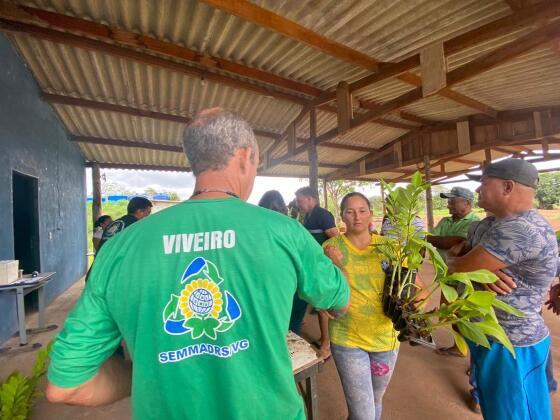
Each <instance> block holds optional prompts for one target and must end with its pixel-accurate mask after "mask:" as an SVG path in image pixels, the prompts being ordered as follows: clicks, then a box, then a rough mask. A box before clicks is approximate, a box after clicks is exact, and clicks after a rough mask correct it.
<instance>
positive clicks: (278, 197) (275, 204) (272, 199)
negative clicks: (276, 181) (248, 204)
mask: <svg viewBox="0 0 560 420" xmlns="http://www.w3.org/2000/svg"><path fill="white" fill-rule="evenodd" d="M259 206H260V207H264V208H265V209H269V210H274V211H277V212H279V213H282V214H286V215H287V214H288V207H286V202H285V201H284V198H283V197H282V194H280V193H279V192H278V191H276V190H270V191H267V192H265V193H264V194H263V196H262V197H261V200H260V201H259Z"/></svg>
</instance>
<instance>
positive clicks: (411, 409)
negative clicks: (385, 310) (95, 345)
mask: <svg viewBox="0 0 560 420" xmlns="http://www.w3.org/2000/svg"><path fill="white" fill-rule="evenodd" d="M422 275H423V278H424V280H427V279H428V278H429V277H430V273H429V272H423V273H422ZM82 286H83V283H82V282H81V281H80V282H78V283H77V284H76V285H74V286H73V287H71V288H70V289H69V290H67V291H66V292H65V293H64V294H62V295H61V296H60V297H59V298H57V299H56V300H55V301H54V302H53V303H52V304H51V305H50V306H49V308H48V310H47V319H48V321H49V322H50V323H51V322H54V323H57V324H59V325H61V324H62V322H63V320H64V318H65V316H66V314H67V313H68V310H69V309H70V308H71V307H72V306H73V304H74V302H75V301H76V299H77V298H78V296H79V294H80V292H81V289H82ZM435 299H436V300H437V299H438V297H435ZM545 319H546V321H547V323H548V325H549V327H550V329H551V336H552V346H553V349H554V350H553V357H554V363H555V367H556V368H555V375H556V377H557V378H558V377H560V350H559V345H560V318H558V317H555V316H554V315H553V314H552V313H550V312H548V311H546V312H545ZM34 322H36V315H31V316H30V317H29V325H32V324H33V323H34ZM55 333H56V331H55V332H52V333H43V334H39V335H35V336H31V340H30V342H31V343H33V342H40V343H43V344H46V343H47V342H48V341H49V339H50V338H52V336H53V335H54V334H55ZM303 335H304V337H305V338H307V339H309V340H310V341H312V340H316V339H317V338H318V337H319V328H318V323H317V318H316V316H314V315H308V316H307V317H306V320H305V326H304V331H303ZM436 339H437V341H438V344H440V345H447V344H450V343H451V338H450V336H448V335H447V333H445V332H443V333H441V334H438V335H437V336H436ZM4 344H8V345H12V346H17V339H15V338H14V339H12V340H10V341H9V342H8V343H4ZM33 359H34V353H33V352H29V353H22V354H19V355H11V356H0V378H4V377H5V376H6V375H7V374H8V373H9V372H11V371H12V370H13V369H20V370H22V371H24V372H27V371H29V370H30V368H31V365H32V362H33ZM467 365H468V363H467V359H464V358H456V357H448V356H438V355H436V354H435V353H434V352H433V351H431V350H429V349H426V348H421V347H410V346H409V345H408V344H405V345H403V346H402V348H401V350H400V354H399V358H398V362H397V365H396V369H395V373H394V375H393V379H392V381H391V383H390V385H389V388H388V389H387V393H386V394H385V398H384V402H383V418H384V419H392V420H399V419H403V420H404V419H407V420H409V419H432V420H439V419H442V420H443V419H446V420H455V419H456V420H470V419H480V418H482V417H481V416H480V415H477V414H474V413H472V412H471V411H470V410H469V409H468V408H467V406H466V404H465V402H466V401H467V398H468V389H469V388H468V378H467V376H466V375H465V370H466V369H467ZM318 384H319V386H318V388H319V415H320V418H321V419H329V420H330V419H333V420H339V419H345V418H346V416H347V410H346V403H345V401H344V395H343V393H342V388H341V385H340V380H339V378H338V374H337V371H336V368H335V365H334V363H333V361H332V360H328V361H327V362H326V363H325V364H324V365H322V367H321V370H320V373H319V377H318ZM552 405H553V418H560V393H556V394H554V395H552ZM31 418H32V419H36V420H70V419H72V420H74V419H76V420H77V419H91V420H97V419H99V420H113V419H129V418H130V401H129V399H125V400H122V401H119V402H117V403H115V404H112V405H109V406H105V407H100V408H93V409H92V408H81V407H71V406H64V405H53V404H49V403H48V402H47V401H46V400H44V399H43V398H40V399H39V400H38V401H37V403H36V405H35V408H34V411H33V415H32V417H31Z"/></svg>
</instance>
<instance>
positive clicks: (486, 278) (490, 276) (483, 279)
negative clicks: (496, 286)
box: [466, 269, 498, 284]
mask: <svg viewBox="0 0 560 420" xmlns="http://www.w3.org/2000/svg"><path fill="white" fill-rule="evenodd" d="M466 274H468V276H469V279H470V280H471V281H474V282H476V283H483V284H489V283H495V282H496V280H498V276H496V275H495V274H494V273H492V272H491V271H488V270H484V269H482V270H476V271H471V272H469V273H466Z"/></svg>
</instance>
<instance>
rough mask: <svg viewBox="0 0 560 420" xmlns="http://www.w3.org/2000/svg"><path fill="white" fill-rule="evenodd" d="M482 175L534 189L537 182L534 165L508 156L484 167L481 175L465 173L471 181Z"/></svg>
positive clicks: (537, 175) (478, 179)
mask: <svg viewBox="0 0 560 420" xmlns="http://www.w3.org/2000/svg"><path fill="white" fill-rule="evenodd" d="M483 176H491V177H493V178H500V179H508V180H511V181H515V182H518V183H520V184H523V185H526V186H527V187H531V188H535V189H536V188H537V185H538V183H539V171H538V170H537V168H536V167H535V165H533V164H532V163H531V162H528V161H526V160H523V159H514V158H509V159H504V160H500V161H499V162H494V163H491V164H490V165H488V166H487V167H486V168H484V169H483V170H482V175H468V174H467V177H468V178H470V179H472V180H473V181H480V179H481V178H482V177H483Z"/></svg>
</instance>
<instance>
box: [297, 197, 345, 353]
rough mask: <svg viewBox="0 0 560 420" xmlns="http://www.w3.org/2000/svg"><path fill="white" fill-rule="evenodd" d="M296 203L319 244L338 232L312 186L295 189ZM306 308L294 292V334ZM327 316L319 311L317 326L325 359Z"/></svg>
mask: <svg viewBox="0 0 560 420" xmlns="http://www.w3.org/2000/svg"><path fill="white" fill-rule="evenodd" d="M296 203H297V206H298V209H299V211H300V212H302V213H305V217H304V219H303V226H304V227H305V228H306V229H307V230H308V231H309V233H311V235H312V236H313V237H314V238H315V240H316V241H317V242H318V243H319V245H322V244H323V242H325V241H326V240H327V239H329V238H332V237H334V236H337V235H338V234H339V232H338V228H337V227H336V223H335V220H334V216H333V215H332V214H331V213H330V212H329V211H328V210H327V209H324V208H322V207H321V206H319V197H318V195H317V192H316V191H315V190H314V189H313V188H311V187H303V188H300V189H299V190H297V191H296ZM317 281H321V279H317ZM306 309H307V302H305V301H303V300H301V299H300V298H299V296H297V294H296V295H295V296H294V306H293V310H292V319H291V320H290V329H291V330H292V331H294V332H295V333H296V334H297V333H298V332H299V331H300V329H301V323H302V321H303V317H304V316H305V311H306ZM329 318H330V316H329V314H328V313H327V312H326V311H319V327H320V329H321V338H320V339H319V346H320V351H319V352H320V354H321V356H322V357H323V358H325V359H326V358H328V357H330V355H331V348H330V347H331V344H330V339H329Z"/></svg>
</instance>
